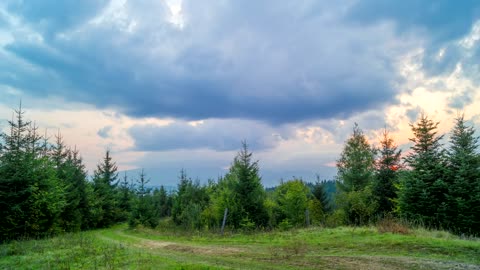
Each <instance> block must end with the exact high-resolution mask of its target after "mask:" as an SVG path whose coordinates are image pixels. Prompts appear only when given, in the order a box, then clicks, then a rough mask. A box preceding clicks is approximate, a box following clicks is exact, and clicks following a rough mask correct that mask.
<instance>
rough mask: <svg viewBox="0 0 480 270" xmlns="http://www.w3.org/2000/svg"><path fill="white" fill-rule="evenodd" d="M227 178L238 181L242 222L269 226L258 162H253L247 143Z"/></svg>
mask: <svg viewBox="0 0 480 270" xmlns="http://www.w3.org/2000/svg"><path fill="white" fill-rule="evenodd" d="M226 177H233V178H234V179H236V181H235V182H236V183H237V185H236V187H235V193H236V195H237V198H238V202H239V206H240V207H241V212H240V213H241V215H242V222H244V223H248V222H253V223H254V224H255V225H256V226H260V227H261V226H266V225H267V224H268V213H267V210H266V209H265V205H264V203H265V199H266V192H265V189H264V187H263V185H262V183H261V178H260V175H259V166H258V161H252V153H251V152H249V151H248V145H247V143H246V142H242V149H241V150H240V152H238V154H237V156H236V157H235V158H234V160H233V164H232V166H231V167H230V171H229V173H228V175H227V176H226ZM235 225H236V226H239V225H240V224H235Z"/></svg>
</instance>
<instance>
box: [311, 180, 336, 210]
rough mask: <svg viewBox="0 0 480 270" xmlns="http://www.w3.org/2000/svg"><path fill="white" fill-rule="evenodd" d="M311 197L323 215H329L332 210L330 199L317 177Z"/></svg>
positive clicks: (322, 183)
mask: <svg viewBox="0 0 480 270" xmlns="http://www.w3.org/2000/svg"><path fill="white" fill-rule="evenodd" d="M312 195H313V197H314V198H315V199H316V200H318V202H319V203H320V205H321V208H322V212H323V213H324V214H326V213H329V212H330V211H331V210H332V205H331V204H330V198H328V195H327V192H326V191H325V184H324V182H322V181H320V179H319V177H317V182H316V183H315V185H314V186H313V188H312Z"/></svg>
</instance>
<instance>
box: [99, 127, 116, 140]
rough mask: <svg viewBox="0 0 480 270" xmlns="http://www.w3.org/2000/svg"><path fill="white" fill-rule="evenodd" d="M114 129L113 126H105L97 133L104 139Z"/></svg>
mask: <svg viewBox="0 0 480 270" xmlns="http://www.w3.org/2000/svg"><path fill="white" fill-rule="evenodd" d="M111 131H112V126H105V127H103V128H101V129H99V130H98V132H97V135H98V136H100V137H101V138H102V139H106V138H108V137H110V132H111Z"/></svg>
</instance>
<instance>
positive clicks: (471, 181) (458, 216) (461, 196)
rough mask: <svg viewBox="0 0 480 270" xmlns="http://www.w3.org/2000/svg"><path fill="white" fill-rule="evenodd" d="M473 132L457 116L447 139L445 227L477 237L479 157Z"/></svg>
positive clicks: (478, 229)
mask: <svg viewBox="0 0 480 270" xmlns="http://www.w3.org/2000/svg"><path fill="white" fill-rule="evenodd" d="M478 140H479V138H478V137H476V136H475V129H474V128H473V127H471V126H470V127H469V126H467V124H466V123H465V120H464V116H463V115H461V116H459V117H458V118H457V119H456V121H455V127H454V128H453V131H452V136H451V137H450V148H449V150H448V161H449V166H448V168H449V178H450V179H451V182H450V186H449V192H448V200H447V203H448V207H447V208H446V210H447V213H446V215H447V222H446V223H447V224H445V225H446V227H448V228H450V229H452V230H453V231H456V232H458V233H469V234H477V235H478V234H480V157H479V154H478V147H479V146H478Z"/></svg>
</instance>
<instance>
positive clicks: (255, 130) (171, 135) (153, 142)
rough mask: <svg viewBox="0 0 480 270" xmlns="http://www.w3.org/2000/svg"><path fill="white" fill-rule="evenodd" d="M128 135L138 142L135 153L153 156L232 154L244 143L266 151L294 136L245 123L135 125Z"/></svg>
mask: <svg viewBox="0 0 480 270" xmlns="http://www.w3.org/2000/svg"><path fill="white" fill-rule="evenodd" d="M128 132H129V134H130V136H131V137H132V138H133V140H134V141H135V150H137V151H153V152H154V151H169V150H176V149H190V150H192V149H212V150H216V151H232V150H237V149H239V147H240V145H241V141H243V140H245V141H246V142H247V143H248V145H249V146H250V148H252V149H254V150H265V149H270V148H273V147H275V146H276V145H277V144H278V143H279V142H280V141H281V140H285V139H288V138H289V136H292V134H291V131H289V130H287V129H284V130H281V129H280V130H276V129H274V128H272V127H270V126H268V125H266V124H262V123H258V122H254V121H246V120H235V121H231V120H208V121H205V122H203V123H195V124H191V123H187V122H183V121H177V122H174V123H171V124H169V125H163V126H160V125H152V124H147V125H135V126H133V127H131V128H130V129H129V131H128ZM279 132H280V133H279Z"/></svg>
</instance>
